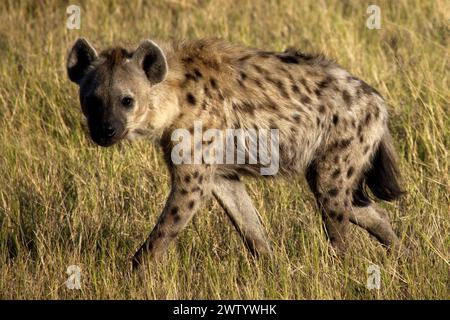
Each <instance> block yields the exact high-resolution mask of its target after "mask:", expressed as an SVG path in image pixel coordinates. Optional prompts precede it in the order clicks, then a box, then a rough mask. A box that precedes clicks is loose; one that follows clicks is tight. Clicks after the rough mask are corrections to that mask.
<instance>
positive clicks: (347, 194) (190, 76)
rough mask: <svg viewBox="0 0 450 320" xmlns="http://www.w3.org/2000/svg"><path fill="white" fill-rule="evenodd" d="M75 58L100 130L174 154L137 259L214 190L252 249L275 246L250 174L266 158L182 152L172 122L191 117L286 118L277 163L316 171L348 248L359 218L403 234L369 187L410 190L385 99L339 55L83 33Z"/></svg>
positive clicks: (341, 243) (110, 138)
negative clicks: (178, 155) (184, 157)
mask: <svg viewBox="0 0 450 320" xmlns="http://www.w3.org/2000/svg"><path fill="white" fill-rule="evenodd" d="M67 70H68V75H69V78H70V79H71V80H72V81H73V82H75V83H77V84H78V85H79V88H80V91H79V97H80V103H81V108H82V111H83V113H84V115H85V117H86V119H87V124H88V127H89V131H90V135H91V137H92V140H93V141H95V142H96V143H97V144H99V145H101V146H104V147H107V146H111V145H113V144H115V143H117V142H119V141H120V140H122V139H128V140H134V139H136V138H146V139H149V140H152V141H155V142H156V143H157V144H158V145H159V146H160V147H161V149H162V151H163V153H164V155H165V161H166V163H167V166H168V169H169V171H170V176H171V191H170V193H169V195H168V199H167V202H166V205H165V207H164V209H163V210H162V214H161V215H160V217H159V219H158V221H157V223H156V226H155V227H154V229H153V231H152V232H151V233H150V235H149V237H148V238H147V240H146V241H145V243H144V244H143V245H142V246H141V247H140V249H139V250H138V251H137V253H136V254H135V256H134V259H133V261H134V263H135V265H138V264H139V263H140V262H141V261H142V259H143V257H144V256H146V255H147V256H150V257H152V258H154V259H158V258H160V257H161V256H162V255H163V253H164V252H165V251H166V248H167V246H168V245H169V243H170V241H171V240H173V239H174V238H175V237H176V236H177V235H178V233H179V232H180V231H181V230H182V229H183V228H184V227H185V226H186V225H187V223H188V222H189V220H190V219H191V218H192V217H193V215H194V214H195V213H196V212H197V211H198V210H199V208H200V207H201V206H202V205H203V204H204V203H205V200H207V199H208V197H209V196H210V195H213V196H214V197H215V198H216V199H217V200H218V202H219V203H220V204H221V206H222V207H223V208H224V209H225V212H226V213H227V214H228V216H229V217H230V218H231V220H232V222H233V224H234V225H235V226H236V228H237V230H238V231H239V233H240V234H241V236H242V238H243V239H244V242H245V244H246V245H247V247H248V248H249V250H250V251H251V252H254V253H257V252H259V253H269V252H270V251H271V249H270V246H269V244H268V241H267V239H266V235H265V232H264V230H263V227H262V224H261V221H260V219H259V216H258V213H257V211H256V209H255V207H254V206H253V204H252V201H251V199H250V197H249V196H248V194H247V192H246V190H245V186H244V184H243V183H242V182H241V180H240V176H241V175H253V176H261V175H260V171H259V169H261V164H260V163H256V164H255V163H251V164H250V163H248V162H246V163H244V164H242V163H240V164H238V163H219V162H218V163H213V164H211V163H197V164H189V162H186V163H177V164H176V163H174V161H173V153H172V151H173V148H174V147H175V145H176V143H177V141H174V139H172V138H173V137H172V134H173V133H174V132H175V131H176V130H177V129H180V128H184V129H186V130H189V131H190V132H193V131H194V129H193V128H194V126H193V124H194V122H195V121H201V123H202V126H203V129H204V130H205V129H206V128H215V129H219V130H225V129H229V128H232V129H245V130H251V129H254V130H263V129H271V128H272V129H275V128H276V129H278V131H277V132H278V149H277V151H278V154H279V170H278V172H277V174H276V175H278V176H285V177H294V176H295V175H299V174H304V175H305V177H306V179H307V182H308V184H309V187H310V188H311V190H312V192H313V194H314V196H315V198H316V200H317V204H318V207H319V209H320V211H321V214H322V218H323V223H324V226H325V229H326V234H327V236H328V238H329V240H330V242H331V244H332V245H333V247H334V248H335V249H336V250H337V251H338V252H342V251H345V248H346V245H345V243H346V241H345V239H346V232H347V226H348V224H349V221H350V222H352V223H354V224H356V225H358V226H360V227H362V228H364V229H366V230H367V231H368V232H369V233H370V234H372V235H373V236H375V237H376V238H377V239H378V240H379V241H380V242H381V243H383V244H384V245H386V246H392V245H397V244H398V239H397V237H396V235H395V233H394V232H393V230H392V227H391V225H390V223H389V219H388V216H387V214H386V213H385V211H384V210H382V209H381V208H380V207H378V206H376V205H375V204H374V203H373V202H372V201H371V200H370V199H369V197H368V195H367V193H366V188H365V186H368V188H370V190H371V191H372V193H373V195H374V196H375V197H376V198H379V199H382V200H386V201H390V200H394V199H396V198H398V197H399V196H400V195H401V194H402V190H401V188H400V186H399V183H398V182H397V181H398V169H397V165H396V160H395V152H394V150H393V147H392V143H391V139H390V135H389V131H388V126H387V121H388V114H387V110H386V103H385V102H384V100H383V98H382V97H381V95H380V94H379V93H378V92H377V91H376V90H375V89H373V88H372V87H371V86H369V85H368V84H367V83H366V82H364V81H362V80H360V79H358V78H357V77H355V76H353V75H351V74H350V73H349V72H347V71H345V70H344V69H342V68H341V67H340V66H338V65H337V64H336V63H333V62H331V61H329V60H327V59H325V58H323V57H322V56H312V55H307V54H303V53H301V52H299V51H297V50H295V49H287V50H286V51H284V52H272V51H261V50H257V49H251V48H247V47H244V46H241V45H235V44H230V43H227V42H224V41H221V40H198V41H189V42H182V43H173V44H160V45H157V44H156V43H155V42H153V41H150V40H145V41H143V42H142V43H141V44H140V45H139V46H138V48H137V49H135V50H126V49H124V48H122V47H115V48H112V49H108V50H105V51H103V52H101V53H100V54H97V53H96V51H95V49H94V48H93V47H92V46H91V45H90V44H89V43H88V42H87V41H86V40H85V39H79V40H77V41H76V43H75V44H74V46H73V48H72V49H71V51H70V54H69V57H68V61H67ZM212 140H213V139H212ZM212 140H211V141H202V143H201V144H202V146H208V144H209V143H212ZM245 141H246V142H245V143H248V139H247V140H245ZM197 147H198V146H194V148H197Z"/></svg>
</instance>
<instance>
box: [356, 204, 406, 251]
mask: <svg viewBox="0 0 450 320" xmlns="http://www.w3.org/2000/svg"><path fill="white" fill-rule="evenodd" d="M350 221H351V222H352V223H354V224H356V225H357V226H359V227H361V228H364V229H365V230H367V232H369V233H370V234H371V235H372V236H374V237H375V238H376V239H377V240H378V241H379V242H380V243H382V244H383V245H385V246H387V247H390V248H396V247H398V245H399V240H398V237H397V235H396V234H395V232H394V230H393V229H392V226H391V224H390V222H389V218H388V215H387V213H386V212H385V211H384V209H382V208H381V207H379V206H377V205H376V204H374V203H372V204H370V205H368V206H364V207H358V206H354V207H353V208H352V210H351V211H350Z"/></svg>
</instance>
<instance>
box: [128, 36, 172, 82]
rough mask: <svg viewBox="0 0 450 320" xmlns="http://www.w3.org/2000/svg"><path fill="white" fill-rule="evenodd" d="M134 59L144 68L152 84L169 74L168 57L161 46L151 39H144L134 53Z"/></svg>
mask: <svg viewBox="0 0 450 320" xmlns="http://www.w3.org/2000/svg"><path fill="white" fill-rule="evenodd" d="M133 60H135V61H136V63H137V64H138V65H139V66H140V67H141V68H142V69H143V70H144V72H145V74H146V75H147V78H148V80H150V82H151V83H152V84H157V83H159V82H161V81H163V80H164V79H165V78H166V76H167V70H168V66H167V59H166V55H165V54H164V52H163V51H162V50H161V48H160V47H159V46H158V45H157V44H156V43H154V42H153V41H151V40H144V41H143V42H142V43H141V44H140V45H139V47H138V48H137V49H136V51H135V52H134V54H133Z"/></svg>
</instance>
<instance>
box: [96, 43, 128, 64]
mask: <svg viewBox="0 0 450 320" xmlns="http://www.w3.org/2000/svg"><path fill="white" fill-rule="evenodd" d="M100 57H103V58H105V59H106V61H105V64H106V65H107V66H108V67H109V68H110V69H113V68H114V67H115V66H118V65H120V64H122V63H123V62H124V61H125V59H127V58H131V53H130V52H128V51H127V50H126V49H125V48H122V47H114V48H109V49H106V50H104V51H102V52H101V53H100Z"/></svg>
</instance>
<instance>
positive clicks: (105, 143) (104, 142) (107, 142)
mask: <svg viewBox="0 0 450 320" xmlns="http://www.w3.org/2000/svg"><path fill="white" fill-rule="evenodd" d="M128 132H129V131H128V130H125V131H124V132H123V133H122V134H121V135H120V136H115V137H114V138H110V139H108V138H105V137H94V136H92V140H93V141H94V142H95V143H96V144H98V145H99V146H101V147H105V148H106V147H111V146H113V145H115V144H116V143H118V142H120V141H121V140H123V139H125V138H126V136H127V135H128Z"/></svg>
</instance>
